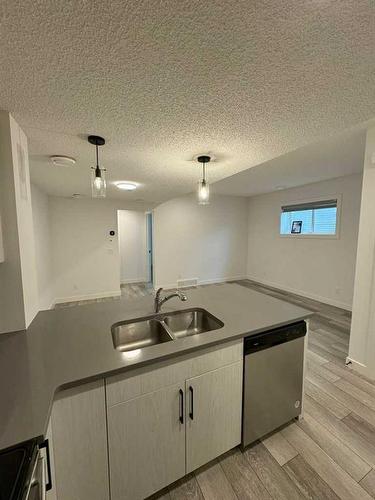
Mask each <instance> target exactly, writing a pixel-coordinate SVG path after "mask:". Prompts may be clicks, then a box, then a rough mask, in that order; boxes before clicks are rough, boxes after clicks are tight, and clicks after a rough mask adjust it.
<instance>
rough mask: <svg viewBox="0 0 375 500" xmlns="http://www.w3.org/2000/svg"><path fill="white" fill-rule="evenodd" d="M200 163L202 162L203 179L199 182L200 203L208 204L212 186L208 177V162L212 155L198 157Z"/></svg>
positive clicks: (198, 195)
mask: <svg viewBox="0 0 375 500" xmlns="http://www.w3.org/2000/svg"><path fill="white" fill-rule="evenodd" d="M197 160H198V162H199V163H202V167H203V168H202V180H200V181H199V182H198V191H197V197H198V203H199V205H208V204H209V203H210V186H209V184H208V182H207V179H206V163H208V162H209V161H210V160H211V157H210V156H206V155H202V156H198V158H197Z"/></svg>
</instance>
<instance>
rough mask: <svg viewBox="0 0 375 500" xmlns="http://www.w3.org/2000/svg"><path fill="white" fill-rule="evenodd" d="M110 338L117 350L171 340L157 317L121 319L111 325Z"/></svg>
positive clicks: (132, 348) (137, 347) (138, 347)
mask: <svg viewBox="0 0 375 500" xmlns="http://www.w3.org/2000/svg"><path fill="white" fill-rule="evenodd" d="M111 330H112V339H113V345H114V346H115V349H117V350H118V351H133V350H135V349H141V348H142V347H148V346H150V345H155V344H162V343H163V342H169V341H170V340H173V338H172V337H171V335H170V334H169V333H168V331H167V330H166V329H165V328H164V327H163V325H162V323H161V322H160V321H158V320H157V319H144V318H142V319H139V320H136V321H134V320H131V321H123V322H119V323H115V324H114V325H112V328H111Z"/></svg>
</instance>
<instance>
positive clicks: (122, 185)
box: [115, 181, 137, 191]
mask: <svg viewBox="0 0 375 500" xmlns="http://www.w3.org/2000/svg"><path fill="white" fill-rule="evenodd" d="M115 186H116V187H117V188H119V189H122V190H123V191H134V190H135V189H137V184H135V183H134V182H126V181H119V182H115Z"/></svg>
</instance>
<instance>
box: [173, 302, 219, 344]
mask: <svg viewBox="0 0 375 500" xmlns="http://www.w3.org/2000/svg"><path fill="white" fill-rule="evenodd" d="M163 322H164V323H165V324H166V325H167V328H168V329H169V330H170V332H171V334H172V335H173V337H175V338H176V339H178V338H181V337H188V336H190V335H196V334H199V333H205V332H210V331H212V330H218V329H219V328H222V327H223V326H224V323H223V322H222V321H220V320H219V319H217V318H215V316H213V315H212V314H210V313H209V312H208V311H206V310H204V309H187V310H185V311H176V312H173V313H169V314H165V315H164V316H163Z"/></svg>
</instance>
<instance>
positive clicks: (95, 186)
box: [87, 135, 107, 198]
mask: <svg viewBox="0 0 375 500" xmlns="http://www.w3.org/2000/svg"><path fill="white" fill-rule="evenodd" d="M87 140H88V141H89V143H90V144H93V145H94V146H95V151H96V166H95V167H91V192H92V197H93V198H105V195H106V188H107V184H106V181H105V173H106V169H105V168H100V167H99V151H98V150H99V146H104V144H105V140H104V139H103V137H99V136H98V135H89V136H88V138H87Z"/></svg>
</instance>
